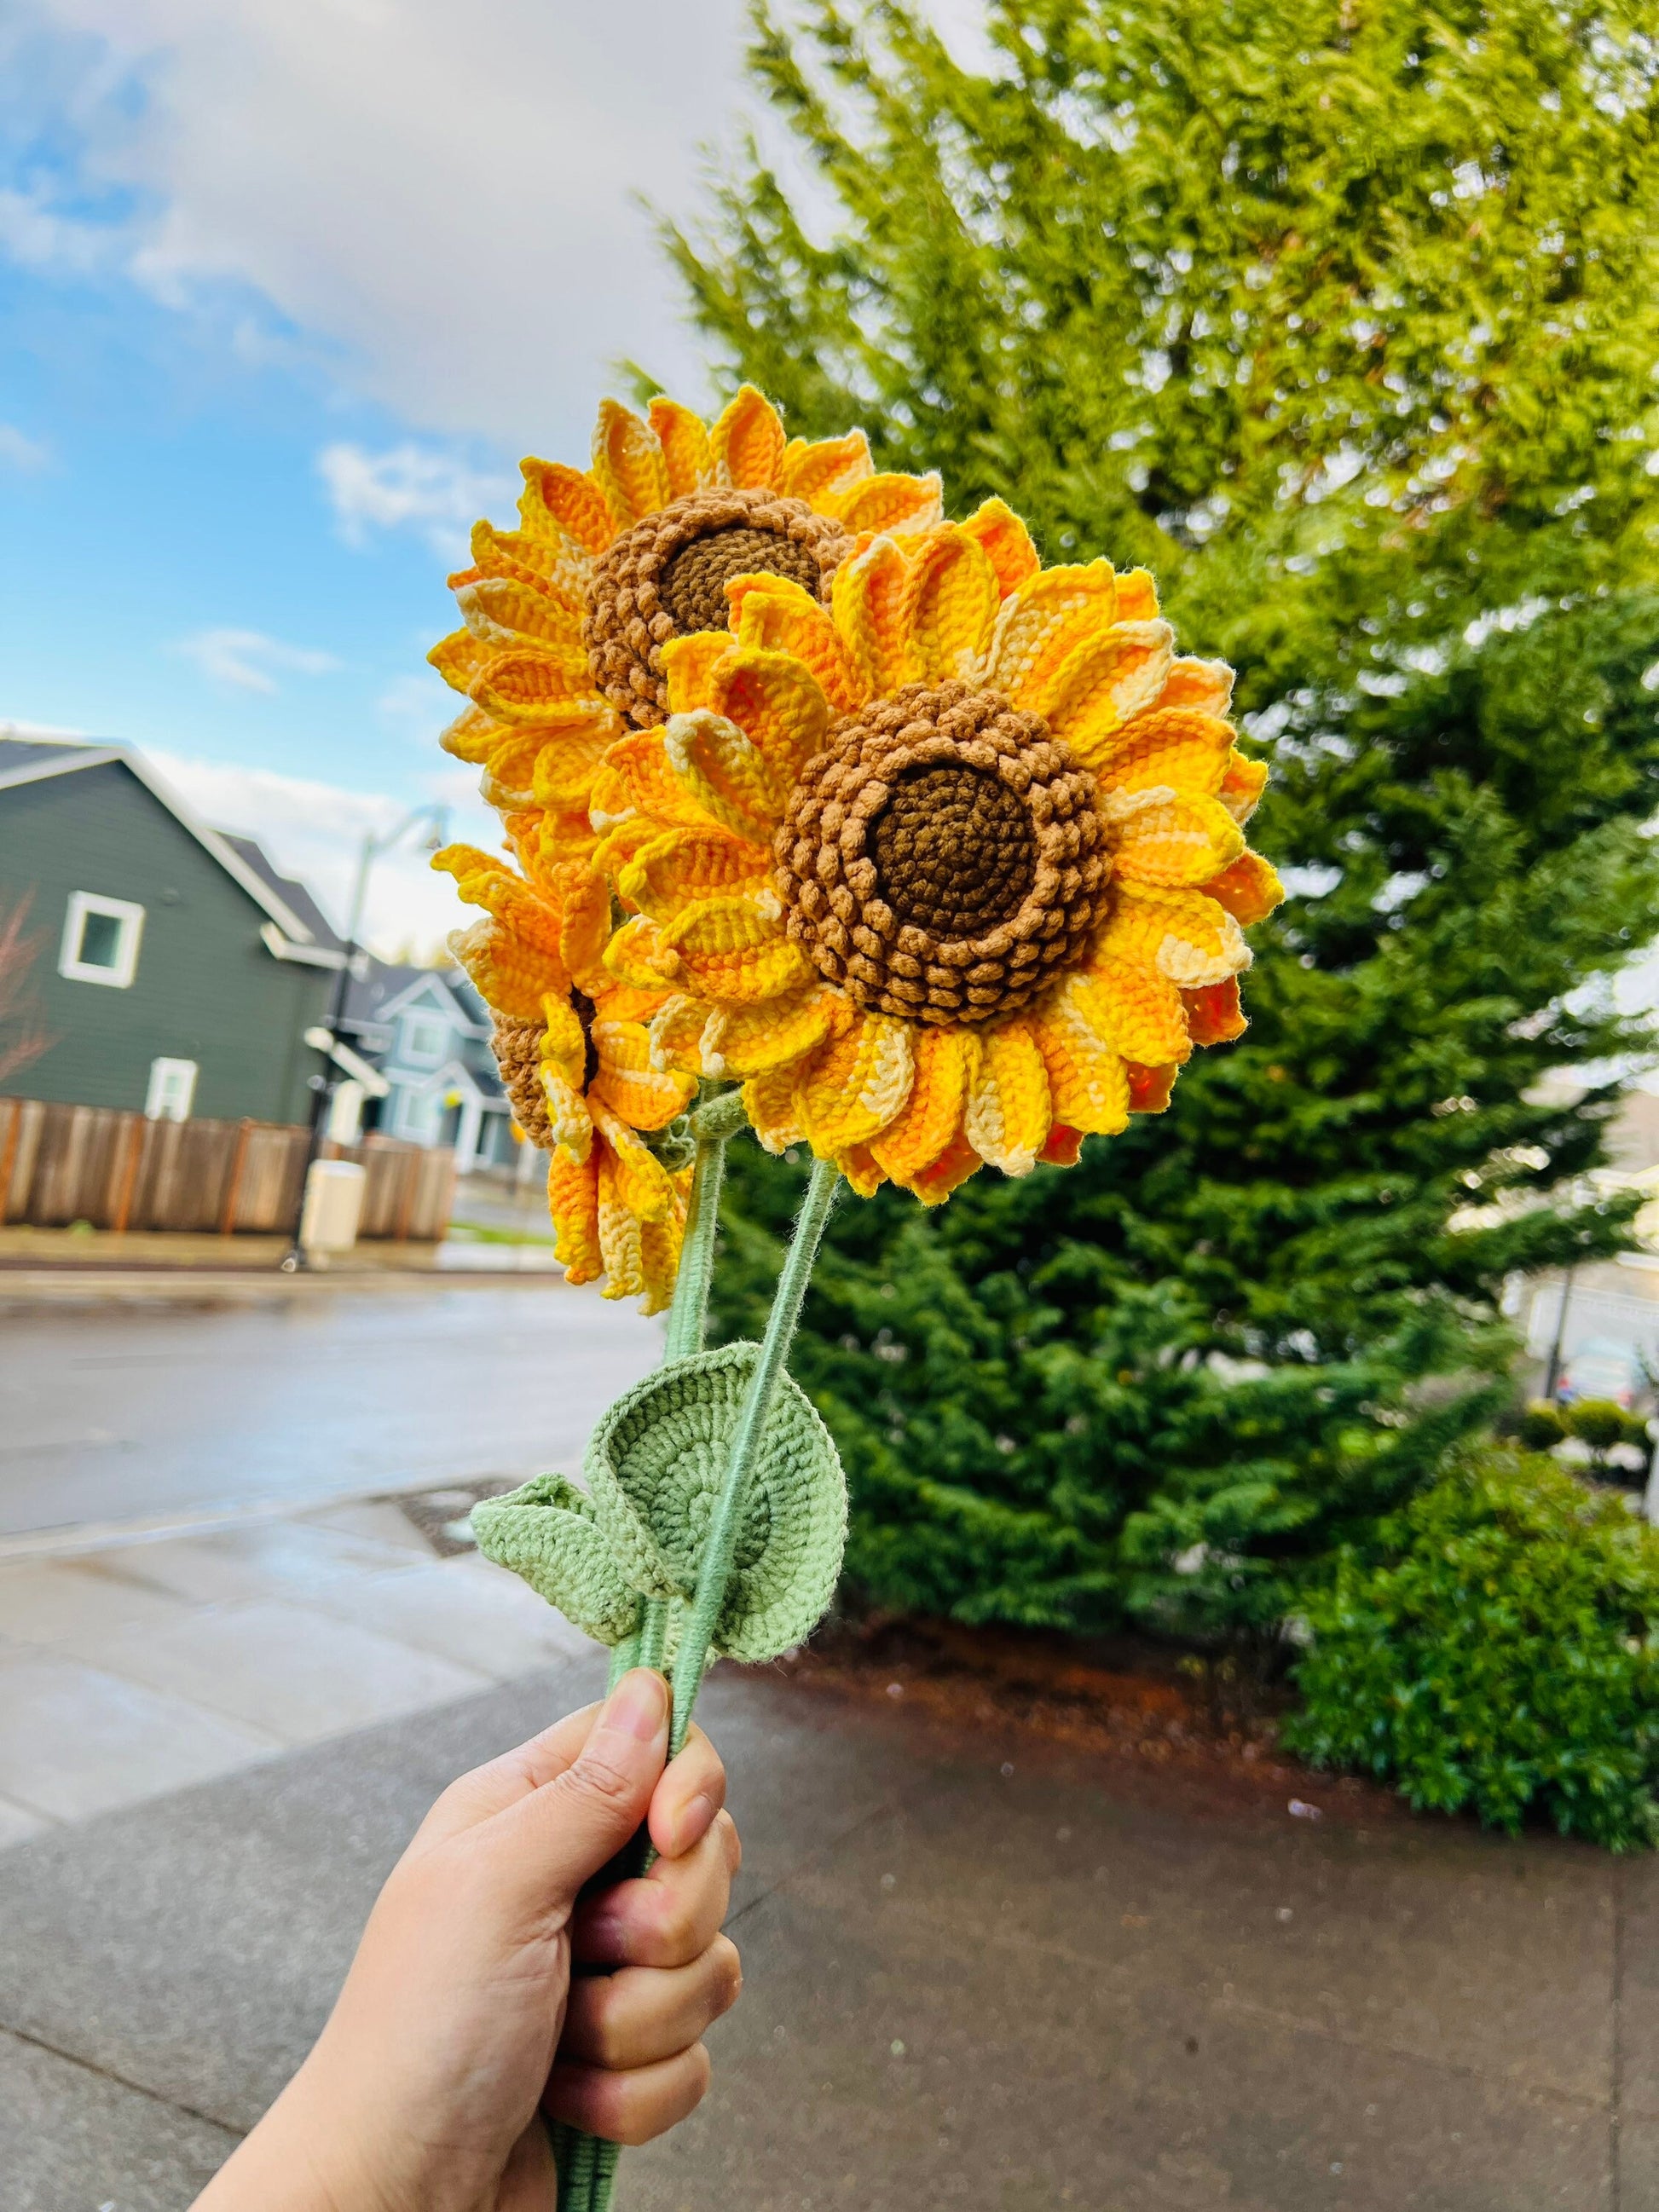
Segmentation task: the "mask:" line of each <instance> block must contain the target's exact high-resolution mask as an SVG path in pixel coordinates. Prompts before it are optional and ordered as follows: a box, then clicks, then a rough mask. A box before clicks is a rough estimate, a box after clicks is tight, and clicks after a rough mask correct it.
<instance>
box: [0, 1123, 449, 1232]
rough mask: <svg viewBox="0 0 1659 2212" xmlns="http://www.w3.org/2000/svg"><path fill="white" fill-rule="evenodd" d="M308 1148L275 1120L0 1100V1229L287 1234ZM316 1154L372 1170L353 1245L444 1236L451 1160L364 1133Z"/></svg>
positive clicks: (297, 1133) (301, 1136)
mask: <svg viewBox="0 0 1659 2212" xmlns="http://www.w3.org/2000/svg"><path fill="white" fill-rule="evenodd" d="M308 1141H309V1139H308V1136H307V1132H306V1131H305V1130H304V1129H295V1128H289V1127H283V1126H282V1125H280V1124H278V1123H276V1122H272V1121H148V1120H146V1119H145V1117H144V1115H142V1114H135V1113H127V1112H123V1111H122V1110H120V1109H118V1108H115V1107H112V1106H63V1105H58V1104H57V1103H54V1102H51V1101H48V1100H46V1099H40V1098H0V1226H3V1225H5V1224H7V1223H13V1224H26V1225H27V1226H28V1227H30V1228H33V1229H62V1228H66V1227H67V1226H68V1225H70V1223H71V1222H76V1221H86V1222H89V1223H90V1224H91V1225H92V1226H93V1227H94V1229H113V1230H117V1231H120V1230H127V1229H177V1230H192V1231H195V1232H196V1233H197V1235H202V1234H207V1235H219V1236H223V1237H229V1236H234V1234H235V1233H236V1232H237V1231H239V1230H240V1231H263V1232H264V1234H266V1235H272V1234H283V1233H285V1232H286V1231H289V1229H291V1228H292V1227H293V1225H294V1222H295V1216H296V1214H297V1213H298V1212H299V1206H300V1194H301V1182H302V1181H303V1178H304V1176H305V1164H306V1149H307V1144H308ZM323 1154H324V1157H325V1158H327V1159H333V1160H360V1161H362V1164H363V1166H364V1167H365V1168H366V1169H367V1170H368V1180H367V1182H366V1183H365V1186H364V1189H363V1212H362V1225H361V1227H360V1229H359V1231H358V1234H359V1235H360V1236H362V1237H391V1238H395V1239H397V1240H398V1242H399V1243H402V1242H404V1241H405V1240H407V1239H410V1238H413V1239H415V1240H416V1242H418V1243H435V1242H436V1241H437V1240H438V1239H439V1238H440V1237H442V1235H443V1233H444V1231H445V1230H446V1229H447V1227H448V1225H449V1209H450V1206H451V1203H452V1201H453V1196H454V1184H455V1158H454V1155H453V1152H449V1151H447V1150H443V1151H434V1152H428V1151H426V1150H424V1149H423V1148H422V1146H419V1145H405V1144H400V1143H398V1141H397V1140H396V1139H393V1138H391V1137H379V1136H369V1137H367V1138H365V1139H364V1140H363V1142H362V1144H361V1145H334V1144H325V1146H323Z"/></svg>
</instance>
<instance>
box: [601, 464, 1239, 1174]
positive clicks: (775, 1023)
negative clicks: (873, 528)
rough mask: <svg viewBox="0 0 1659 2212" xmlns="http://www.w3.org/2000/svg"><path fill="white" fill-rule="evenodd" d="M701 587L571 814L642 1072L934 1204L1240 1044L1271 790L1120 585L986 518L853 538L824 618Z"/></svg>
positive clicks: (754, 594)
mask: <svg viewBox="0 0 1659 2212" xmlns="http://www.w3.org/2000/svg"><path fill="white" fill-rule="evenodd" d="M725 596H726V601H727V605H728V618H727V623H726V627H725V628H724V629H721V630H720V631H718V632H715V631H705V632H703V633H701V634H698V635H691V636H688V637H681V638H672V639H668V640H665V642H664V643H663V645H662V646H661V647H659V664H660V667H661V671H662V682H663V687H664V692H665V707H666V714H665V719H664V720H663V722H662V724H661V726H651V727H647V728H643V729H641V730H638V731H635V732H633V733H631V734H629V735H628V736H626V737H624V738H621V739H619V740H618V741H617V742H616V743H615V744H612V745H611V748H610V749H609V750H608V751H607V753H606V755H605V761H604V763H603V765H602V767H601V769H599V773H598V775H596V777H595V780H594V784H593V787H592V806H591V820H592V824H593V826H594V827H596V828H598V829H601V830H603V831H604V832H605V839H604V842H603V844H602V845H601V847H600V848H599V856H598V864H599V866H601V867H602V868H604V869H605V871H606V872H608V873H609V874H610V875H611V878H613V880H614V882H615V884H616V886H617V890H618V893H619V895H620V896H621V899H622V901H623V902H624V904H625V905H626V906H627V907H628V908H631V909H632V918H631V919H629V921H627V922H626V923H625V925H624V926H623V927H622V928H621V929H620V930H619V931H618V932H617V933H616V934H615V935H614V936H613V937H612V938H611V941H610V943H609V945H607V948H606V951H605V956H604V957H605V964H606V966H607V968H608V969H610V971H611V974H612V975H614V976H615V977H616V978H617V980H618V981H622V982H624V983H626V984H627V985H629V987H633V988H637V989H653V988H654V989H662V988H666V989H667V990H669V991H670V992H671V996H670V997H669V998H668V1000H666V1001H665V1004H664V1005H663V1006H662V1007H661V1008H660V1010H659V1012H658V1013H657V1014H656V1016H655V1017H654V1018H653V1024H652V1038H653V1048H654V1051H655V1055H656V1059H657V1062H658V1064H659V1066H664V1067H674V1068H679V1069H682V1070H684V1071H687V1072H690V1073H697V1074H701V1075H710V1076H726V1077H728V1078H734V1079H738V1080H741V1081H742V1082H743V1084H744V1104H745V1107H746V1109H747V1111H748V1114H749V1117H750V1121H751V1122H752V1124H753V1126H754V1127H755V1129H756V1132H757V1134H758V1135H759V1137H760V1138H761V1139H762V1141H763V1143H764V1144H765V1145H767V1146H769V1147H770V1148H771V1149H772V1150H774V1151H780V1150H781V1149H783V1148H784V1147H785V1146H787V1145H790V1144H793V1143H795V1142H797V1141H799V1140H801V1139H805V1141H806V1142H807V1143H809V1144H810V1145H811V1148H812V1150H813V1151H814V1152H816V1153H817V1155H818V1157H819V1158H825V1159H832V1160H834V1161H835V1162H836V1164H838V1165H839V1166H840V1167H841V1169H842V1172H843V1173H844V1174H845V1175H846V1176H847V1177H848V1180H849V1181H850V1182H853V1184H854V1187H855V1188H859V1189H860V1190H863V1191H866V1192H867V1191H870V1190H872V1189H874V1188H876V1187H877V1186H878V1184H879V1183H880V1182H882V1181H883V1180H885V1179H890V1180H891V1181H892V1182H896V1183H899V1184H902V1185H903V1186H904V1187H905V1188H908V1189H909V1190H911V1191H914V1192H915V1194H916V1195H917V1196H918V1197H920V1198H921V1199H922V1200H924V1201H926V1202H927V1203H930V1204H932V1203H936V1202H938V1201H939V1200H941V1199H943V1198H945V1197H946V1196H947V1195H948V1194H949V1193H950V1192H951V1190H952V1189H954V1188H956V1187H957V1185H958V1184H959V1183H960V1182H963V1180H964V1179H965V1178H966V1177H967V1176H969V1175H971V1174H973V1173H974V1172H975V1170H976V1169H977V1168H978V1167H979V1166H980V1165H981V1164H982V1163H989V1164H993V1165H994V1166H996V1167H999V1168H1001V1169H1002V1170H1004V1171H1005V1172H1006V1173H1008V1174H1011V1175H1023V1174H1024V1173H1025V1172H1027V1171H1028V1170H1030V1168H1031V1167H1032V1166H1033V1165H1034V1164H1036V1162H1037V1161H1038V1160H1040V1159H1041V1160H1048V1161H1051V1162H1056V1163H1060V1164H1070V1163H1072V1162H1073V1161H1075V1159H1076V1158H1077V1157H1078V1152H1079V1146H1080V1145H1081V1141H1082V1139H1083V1137H1084V1136H1085V1135H1086V1134H1088V1133H1114V1132H1115V1131H1118V1130H1121V1129H1122V1128H1123V1127H1125V1125H1126V1123H1127V1119H1128V1116H1129V1114H1130V1113H1131V1112H1132V1111H1133V1110H1137V1109H1140V1110H1146V1109H1151V1110H1158V1109H1161V1108H1162V1107H1163V1106H1164V1104H1166V1103H1167V1102H1168V1098H1169V1095H1170V1085H1171V1084H1172V1082H1173V1080H1174V1077H1175V1073H1176V1070H1177V1069H1178V1068H1179V1066H1181V1064H1182V1062H1183V1061H1184V1060H1187V1059H1188V1056H1189V1054H1191V1052H1192V1050H1193V1048H1194V1046H1195V1045H1203V1044H1210V1043H1215V1042H1221V1041H1223V1040H1225V1039H1228V1038H1231V1037H1234V1036H1237V1035H1239V1034H1240V1033H1241V1031H1242V1030H1243V1026H1244V1022H1243V1015H1242V1013H1241V1012H1240V1008H1239V1000H1238V983H1237V978H1238V975H1239V973H1240V971H1241V970H1242V969H1243V968H1244V967H1245V966H1246V965H1247V964H1248V962H1249V951H1248V949H1247V948H1246V945H1245V943H1244V939H1243V926H1245V925H1247V924H1249V922H1252V921H1256V920H1258V919H1260V918H1261V916H1263V915H1266V914H1267V913H1269V912H1270V911H1271V910H1272V908H1273V906H1274V905H1275V904H1276V903H1277V902H1278V901H1279V898H1280V897H1281V896H1282V890H1281V888H1280V886H1279V882H1278V878H1276V876H1275V875H1274V873H1273V870H1272V868H1271V867H1269V866H1268V865H1267V863H1266V862H1265V861H1263V860H1261V859H1259V858H1258V857H1257V856H1256V855H1255V854H1251V853H1250V852H1249V851H1248V850H1247V849H1246V847H1245V843H1244V836H1243V823H1244V822H1245V820H1246V819H1247V818H1248V817H1249V814H1250V812H1251V811H1252V809H1253V808H1254V806H1255V803H1256V801H1257V799H1259V797H1260V795H1261V788H1262V786H1263V783H1264V782H1265V780H1266V770H1265V768H1264V767H1263V766H1262V765H1261V763H1257V762H1254V761H1251V760H1249V759H1247V758H1245V757H1243V755H1242V754H1241V753H1240V752H1239V750H1237V746H1236V744H1235V743H1234V731H1233V728H1232V726H1231V723H1230V722H1229V721H1228V720H1227V719H1226V717H1227V709H1228V706H1229V702H1230V700H1231V684H1232V678H1231V671H1230V670H1229V669H1227V668H1226V667H1225V665H1223V664H1221V663H1219V662H1215V661H1204V660H1197V659H1190V658H1185V657H1180V656H1178V655H1177V654H1176V650H1175V644H1174V638H1173V635H1172V632H1171V630H1170V625H1169V623H1167V622H1165V621H1164V620H1163V619H1162V618H1161V617H1160V615H1159V612H1158V600H1157V595H1156V592H1155V590H1154V587H1153V585H1152V579H1151V577H1150V576H1149V575H1148V574H1146V571H1145V570H1140V569H1137V570H1134V571H1133V572H1131V573H1129V574H1122V575H1120V574H1115V572H1114V570H1113V569H1112V568H1111V567H1110V566H1109V563H1107V562H1104V561H1095V562H1089V563H1087V564H1086V565H1080V566H1071V567H1062V568H1042V566H1041V564H1040V563H1039V562H1038V559H1037V556H1036V550H1035V549H1034V548H1033V546H1032V544H1031V542H1030V538H1029V536H1028V535H1027V533H1026V532H1025V529H1024V525H1023V524H1022V523H1020V522H1019V520H1018V518H1017V517H1016V516H1015V515H1014V514H1013V513H1012V512H1011V511H1010V510H1009V509H1008V508H1007V507H1006V506H1004V505H1003V504H1002V502H1001V501H989V502H987V505H986V506H984V507H981V509H980V511H979V513H977V514H976V515H975V516H974V517H973V518H972V519H971V520H969V521H968V522H966V523H964V524H963V525H961V526H954V525H935V526H932V527H930V528H928V529H927V530H926V531H924V532H920V533H918V534H916V535H915V536H912V537H911V538H908V540H900V539H898V538H894V537H892V536H890V535H886V534H883V535H880V536H878V537H876V538H873V539H872V540H870V541H868V542H866V544H863V545H861V546H860V548H858V549H857V550H854V551H853V552H851V553H849V554H848V555H847V556H845V557H844V558H843V559H842V560H841V561H840V562H838V563H837V565H836V571H835V574H834V576H833V578H832V580H831V581H830V585H829V591H828V593H827V604H826V595H825V594H823V593H818V592H811V591H809V590H808V589H806V588H805V586H803V585H802V584H800V583H799V582H798V581H797V580H795V579H794V578H793V577H790V576H787V575H782V574H777V573H775V572H773V573H759V574H741V575H736V576H732V577H730V578H728V579H727V580H726V584H725Z"/></svg>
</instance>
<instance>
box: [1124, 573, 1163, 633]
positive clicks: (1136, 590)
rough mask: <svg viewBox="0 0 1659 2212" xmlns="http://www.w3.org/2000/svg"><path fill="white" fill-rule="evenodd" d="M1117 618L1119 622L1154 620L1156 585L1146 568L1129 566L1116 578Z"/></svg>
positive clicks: (1155, 613)
mask: <svg viewBox="0 0 1659 2212" xmlns="http://www.w3.org/2000/svg"><path fill="white" fill-rule="evenodd" d="M1117 618H1118V620H1119V621H1120V622H1156V621H1157V620H1158V586H1157V585H1156V584H1155V583H1154V582H1153V581H1152V573H1151V571H1150V570H1149V569H1146V568H1131V569H1130V570H1129V572H1128V574H1127V575H1122V576H1120V577H1119V578H1118V580H1117Z"/></svg>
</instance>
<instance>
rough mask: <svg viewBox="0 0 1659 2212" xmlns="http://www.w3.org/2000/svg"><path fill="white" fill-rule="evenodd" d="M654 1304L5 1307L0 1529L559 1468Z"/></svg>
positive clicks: (324, 1301)
mask: <svg viewBox="0 0 1659 2212" xmlns="http://www.w3.org/2000/svg"><path fill="white" fill-rule="evenodd" d="M660 1348H661V1324H660V1323H659V1322H651V1321H645V1320H642V1319H641V1317H640V1316H639V1315H638V1314H637V1313H635V1311H634V1310H633V1309H632V1308H631V1307H629V1306H620V1305H608V1304H605V1302H604V1301H603V1300H602V1299H600V1298H599V1297H598V1296H597V1295H596V1294H595V1293H594V1292H592V1291H573V1290H571V1289H569V1288H568V1287H567V1286H566V1285H564V1284H563V1283H562V1282H560V1281H558V1280H557V1279H552V1280H550V1281H548V1282H547V1283H545V1284H539V1283H538V1284H535V1285H530V1284H515V1285H512V1286H511V1287H507V1286H503V1287H502V1288H501V1289H499V1290H497V1289H495V1288H493V1287H491V1288H483V1287H481V1286H477V1285H468V1286H466V1287H465V1288H461V1287H455V1288H445V1287H442V1286H439V1285H435V1286H434V1287H433V1288H432V1289H431V1290H429V1291H428V1290H427V1289H425V1288H422V1289H420V1290H414V1289H409V1288H400V1289H398V1290H397V1291H392V1292H385V1293H382V1292H378V1291H367V1290H359V1289H356V1288H353V1289H352V1290H350V1291H344V1290H342V1291H331V1292H329V1293H326V1294H323V1295H319V1296H316V1297H307V1298H294V1299H291V1300H289V1299H284V1300H283V1301H281V1302H273V1303H271V1304H260V1305H257V1306H253V1307H252V1308H241V1309H233V1310H225V1309H208V1310H179V1308H176V1307H161V1308H155V1309H147V1308H143V1307H134V1306H118V1305H112V1306H106V1307H90V1308H88V1307H82V1308H78V1309H71V1310H55V1311H54V1310H43V1311H41V1312H40V1313H39V1314H32V1313H25V1314H22V1315H17V1314H12V1315H8V1316H4V1317H3V1318H0V1543H3V1542H4V1541H5V1540H6V1539H7V1538H15V1537H18V1536H21V1535H24V1534H29V1533H32V1532H36V1531H43V1530H49V1529H71V1528H78V1527H81V1526H83V1525H85V1524H88V1523H90V1524H94V1525H97V1526H104V1525H106V1524H112V1523H113V1524H127V1523H142V1522H149V1521H152V1520H154V1521H166V1520H168V1519H171V1518H177V1519H180V1520H183V1519H188V1518H189V1517H191V1516H195V1515H201V1514H212V1513H215V1512H217V1511H220V1510H240V1509H242V1508H248V1509H252V1508H254V1507H258V1506H260V1505H264V1504H271V1505H282V1506H293V1505H295V1504H310V1503H312V1502H313V1501H322V1500H325V1499H328V1498H342V1497H362V1496H363V1495H365V1494H366V1493H368V1492H373V1491H375V1490H380V1489H387V1490H394V1489H404V1488H409V1487H413V1486H417V1485H419V1484H422V1483H425V1482H431V1483H435V1484H436V1483H441V1482H443V1481H446V1480H454V1481H458V1482H459V1481H465V1480H469V1479H471V1478H473V1477H477V1476H485V1475H501V1476H503V1477H506V1478H508V1479H510V1480H513V1481H519V1480H523V1479H524V1478H525V1477H526V1475H528V1474H533V1473H535V1472H537V1471H538V1470H539V1469H541V1468H550V1467H566V1468H574V1466H575V1465H576V1464H577V1462H579V1460H580V1454H581V1449H582V1446H583V1443H585V1441H586V1436H587V1432H588V1431H589V1429H590V1428H591V1427H592V1423H593V1421H594V1419H595V1418H596V1417H597V1416H598V1414H599V1413H601V1412H602V1411H603V1410H604V1408H605V1406H606V1405H607V1404H609V1402H610V1401H611V1399H612V1398H613V1397H614V1396H615V1395H616V1394H617V1391H618V1390H620V1389H623V1388H624V1387H625V1386H626V1385H627V1384H628V1383H631V1382H632V1381H634V1380H635V1377H636V1376H639V1375H641V1374H643V1373H644V1372H645V1371H646V1370H647V1368H649V1367H650V1366H652V1365H653V1364H654V1362H655V1361H656V1359H657V1358H658V1357H659V1353H660Z"/></svg>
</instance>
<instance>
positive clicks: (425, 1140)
mask: <svg viewBox="0 0 1659 2212" xmlns="http://www.w3.org/2000/svg"><path fill="white" fill-rule="evenodd" d="M434 1099H435V1092H434V1091H433V1090H432V1089H431V1088H430V1087H428V1088H427V1089H425V1090H421V1091H412V1090H402V1089H400V1090H399V1091H398V1111H397V1113H396V1115H394V1116H393V1120H394V1121H395V1122H396V1125H397V1126H396V1127H395V1128H394V1130H393V1132H392V1133H393V1135H394V1136H398V1137H402V1138H404V1139H405V1140H406V1141H407V1142H408V1143H410V1144H411V1145H428V1146H429V1145H433V1144H435V1143H436V1142H437V1137H438V1132H439V1130H440V1129H441V1127H442V1126H443V1108H442V1106H441V1105H439V1106H438V1107H437V1108H436V1110H434Z"/></svg>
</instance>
